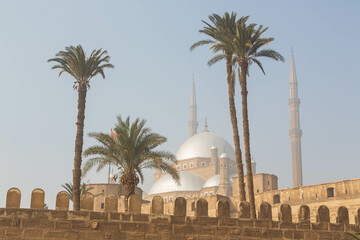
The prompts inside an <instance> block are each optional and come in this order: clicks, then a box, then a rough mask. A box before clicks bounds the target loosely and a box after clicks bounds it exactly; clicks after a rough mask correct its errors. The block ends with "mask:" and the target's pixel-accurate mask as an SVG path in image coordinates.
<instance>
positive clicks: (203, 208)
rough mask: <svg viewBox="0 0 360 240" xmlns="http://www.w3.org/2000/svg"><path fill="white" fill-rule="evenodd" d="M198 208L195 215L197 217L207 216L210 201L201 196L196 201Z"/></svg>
mask: <svg viewBox="0 0 360 240" xmlns="http://www.w3.org/2000/svg"><path fill="white" fill-rule="evenodd" d="M195 205H196V207H195V208H196V209H195V216H196V217H207V216H208V202H207V201H206V200H205V199H203V198H199V199H198V200H196V202H195Z"/></svg>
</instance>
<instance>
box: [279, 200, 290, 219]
mask: <svg viewBox="0 0 360 240" xmlns="http://www.w3.org/2000/svg"><path fill="white" fill-rule="evenodd" d="M279 221H280V222H292V213H291V207H290V205H289V204H281V206H280V211H279Z"/></svg>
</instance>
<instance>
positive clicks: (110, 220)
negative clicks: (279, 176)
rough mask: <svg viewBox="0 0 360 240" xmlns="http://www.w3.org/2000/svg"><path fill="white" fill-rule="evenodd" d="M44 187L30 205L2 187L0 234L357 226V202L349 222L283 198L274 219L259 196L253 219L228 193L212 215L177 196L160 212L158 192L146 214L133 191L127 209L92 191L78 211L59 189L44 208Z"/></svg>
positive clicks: (270, 233) (174, 235)
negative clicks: (97, 204)
mask: <svg viewBox="0 0 360 240" xmlns="http://www.w3.org/2000/svg"><path fill="white" fill-rule="evenodd" d="M44 197H45V193H44V191H43V190H42V189H35V190H34V191H33V192H32V195H31V204H30V206H31V208H30V209H21V208H20V200H21V192H20V190H19V189H17V188H12V189H10V190H9V191H8V193H7V198H6V199H7V200H6V208H0V239H4V240H10V239H11V240H13V239H49V240H50V239H100V240H102V239H160V238H161V239H198V238H201V239H248V240H251V239H311V240H312V239H314V240H315V239H334V240H335V239H336V240H338V239H350V238H347V237H346V234H345V232H346V231H359V230H360V226H359V222H360V221H359V220H360V208H359V209H358V210H357V212H356V214H355V215H356V224H349V212H348V209H347V208H346V207H343V206H339V207H338V210H337V213H336V214H337V218H336V222H333V223H331V222H330V211H329V208H328V207H327V206H325V205H322V206H320V207H319V208H318V209H317V211H316V221H315V222H311V221H310V214H311V212H310V208H309V207H308V206H307V205H302V206H301V207H300V208H299V209H298V217H297V219H293V215H292V211H293V210H292V208H291V206H290V205H288V204H282V205H281V206H280V208H279V213H278V220H277V221H274V220H273V211H272V206H271V205H270V204H269V203H267V202H262V203H261V204H260V207H259V212H258V219H257V220H251V219H249V218H248V217H249V204H248V203H247V202H240V203H239V206H238V209H239V210H240V211H239V214H238V217H236V218H232V217H231V215H230V204H231V202H230V201H229V199H226V198H222V199H220V200H218V201H217V203H216V217H209V209H208V202H207V200H206V199H203V198H200V199H197V200H196V202H195V206H194V208H195V216H193V217H189V216H186V213H187V207H186V204H187V201H186V200H185V199H184V198H182V197H179V198H176V199H175V201H174V205H173V208H174V210H173V215H166V214H164V201H163V199H162V197H160V196H155V197H153V199H152V200H151V202H150V212H151V213H150V214H144V213H141V199H140V198H139V196H137V195H132V196H131V197H130V198H129V200H128V209H129V212H128V213H123V212H119V211H118V207H117V206H118V199H117V197H116V196H115V195H112V194H110V195H108V196H106V198H105V199H106V200H105V212H94V211H91V210H90V209H92V207H93V204H94V196H93V195H92V194H90V193H89V194H85V195H83V196H82V199H81V209H82V210H81V211H80V212H73V211H69V196H68V195H67V193H66V192H63V191H62V192H59V193H58V194H57V197H56V210H45V209H44V199H45V198H44Z"/></svg>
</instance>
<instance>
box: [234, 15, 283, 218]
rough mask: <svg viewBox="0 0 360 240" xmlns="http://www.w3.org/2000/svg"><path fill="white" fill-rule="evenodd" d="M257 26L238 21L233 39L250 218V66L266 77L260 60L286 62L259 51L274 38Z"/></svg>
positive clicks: (272, 53)
mask: <svg viewBox="0 0 360 240" xmlns="http://www.w3.org/2000/svg"><path fill="white" fill-rule="evenodd" d="M256 26H257V25H256V24H248V25H247V24H246V21H238V22H237V23H236V34H235V36H234V39H233V47H234V54H235V57H234V61H235V62H236V63H237V65H238V70H239V81H240V86H241V98H242V117H243V134H244V145H245V149H244V150H245V162H246V177H247V183H248V184H247V190H248V191H247V192H248V195H249V202H250V217H251V218H252V219H255V218H256V212H255V197H254V184H253V178H252V169H251V154H250V131H249V119H248V106H247V94H248V90H247V86H246V85H247V76H248V75H249V66H250V65H251V64H252V63H255V64H256V65H257V66H259V68H260V69H261V71H262V72H263V73H264V75H265V71H264V69H263V67H262V64H261V62H260V61H259V59H258V58H260V57H268V58H271V59H274V60H276V61H279V60H280V61H284V58H283V57H282V56H281V54H280V53H278V52H276V51H274V50H272V49H263V50H259V49H260V48H261V47H263V46H264V45H266V44H268V43H270V42H272V41H273V40H274V38H261V35H262V34H263V33H264V32H265V31H266V30H267V29H268V28H263V26H262V25H260V26H259V27H256Z"/></svg>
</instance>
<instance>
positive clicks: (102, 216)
mask: <svg viewBox="0 0 360 240" xmlns="http://www.w3.org/2000/svg"><path fill="white" fill-rule="evenodd" d="M90 220H102V221H107V220H108V213H107V212H90Z"/></svg>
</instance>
